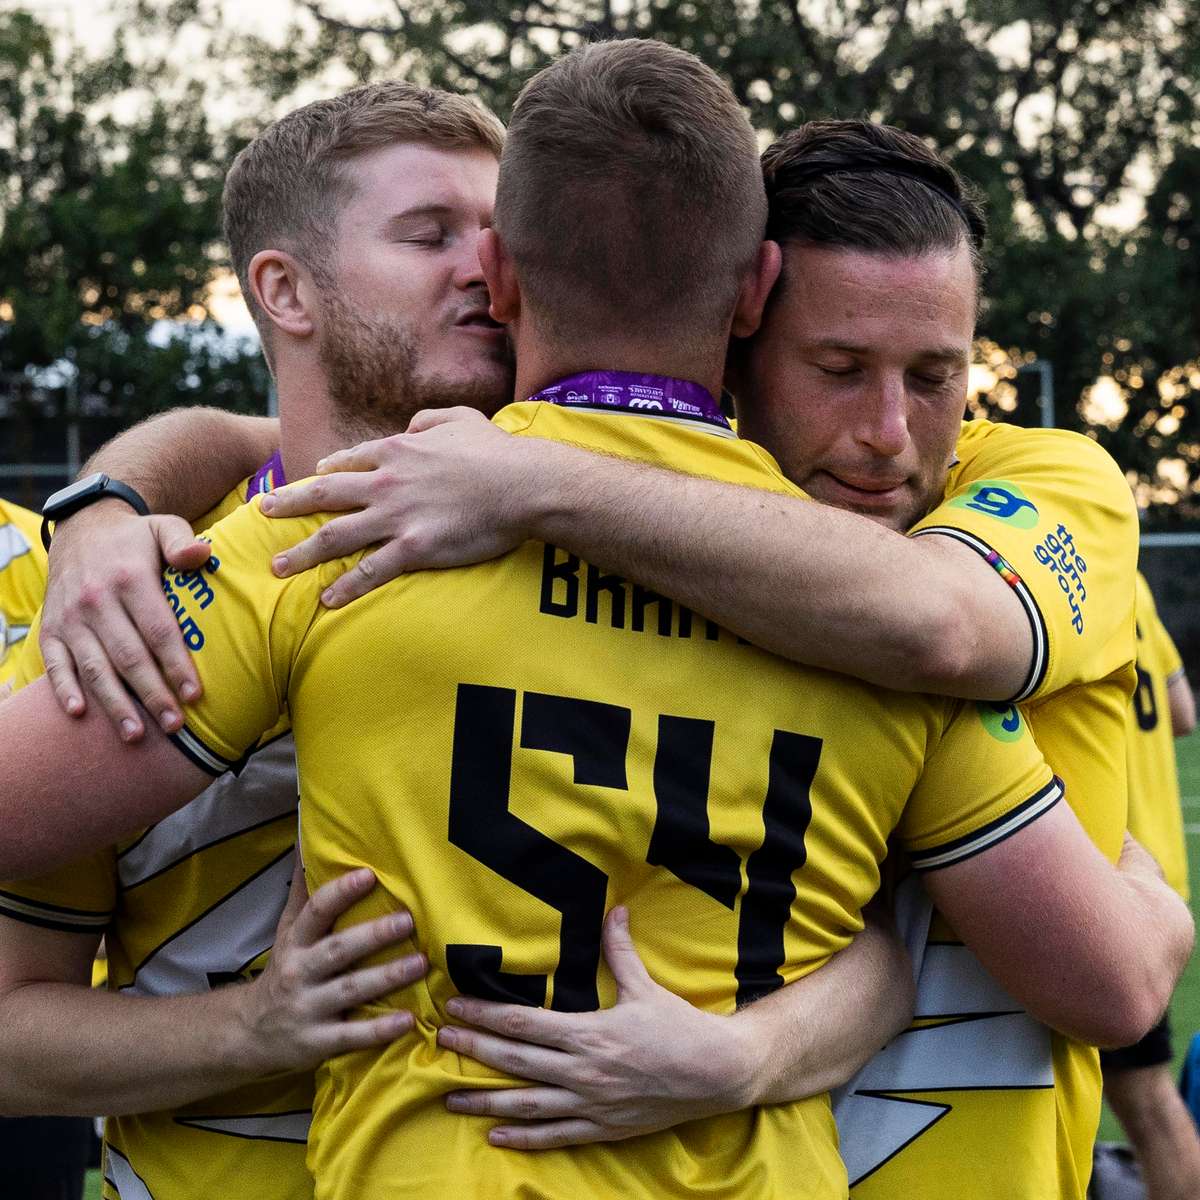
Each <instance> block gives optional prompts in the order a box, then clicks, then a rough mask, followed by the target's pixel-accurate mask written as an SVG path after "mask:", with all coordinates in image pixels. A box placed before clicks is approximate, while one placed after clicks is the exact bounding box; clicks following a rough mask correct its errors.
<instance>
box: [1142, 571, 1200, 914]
mask: <svg viewBox="0 0 1200 1200" xmlns="http://www.w3.org/2000/svg"><path fill="white" fill-rule="evenodd" d="M1182 673H1183V660H1182V659H1181V658H1180V657H1179V651H1178V650H1177V649H1176V648H1175V643H1174V642H1173V641H1171V635H1170V634H1169V633H1168V632H1167V631H1166V629H1165V627H1164V626H1163V623H1162V621H1161V620H1160V619H1159V616H1158V609H1157V608H1156V607H1155V604H1154V596H1153V595H1152V594H1151V591H1150V585H1149V584H1148V583H1147V582H1146V579H1145V577H1144V576H1143V575H1142V574H1141V572H1138V577H1137V690H1136V691H1135V692H1134V694H1133V703H1132V704H1131V705H1130V707H1129V709H1128V711H1127V713H1126V727H1127V728H1128V730H1129V832H1130V833H1132V834H1133V836H1134V837H1135V838H1137V840H1138V841H1139V842H1141V843H1142V845H1143V846H1145V847H1146V849H1147V850H1149V851H1150V853H1151V854H1153V855H1154V857H1155V858H1156V859H1157V860H1158V864H1159V866H1161V867H1162V869H1163V874H1164V875H1165V876H1166V878H1167V882H1168V883H1169V884H1170V885H1171V886H1172V887H1173V888H1174V889H1175V890H1176V891H1177V892H1178V893H1179V894H1180V895H1181V896H1182V897H1183V898H1184V899H1185V900H1187V899H1189V897H1190V895H1191V892H1190V888H1189V886H1188V861H1187V839H1186V838H1185V837H1184V834H1183V810H1182V808H1181V807H1180V803H1179V773H1178V770H1177V769H1176V765H1175V735H1174V733H1173V731H1172V729H1171V712H1170V702H1169V700H1168V698H1167V686H1168V684H1169V683H1170V682H1171V680H1172V679H1174V678H1175V676H1177V675H1181V674H1182Z"/></svg>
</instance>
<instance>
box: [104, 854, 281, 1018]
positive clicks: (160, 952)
mask: <svg viewBox="0 0 1200 1200" xmlns="http://www.w3.org/2000/svg"><path fill="white" fill-rule="evenodd" d="M295 857H296V855H295V851H294V850H289V851H288V852H287V853H286V854H284V855H282V856H281V857H280V858H278V859H277V860H276V861H275V862H274V863H272V864H271V865H270V866H269V867H268V868H267V869H266V870H264V871H261V872H260V873H259V874H258V875H256V876H254V878H253V879H250V880H248V881H247V882H246V883H244V884H243V885H242V886H241V887H239V888H238V889H236V890H235V891H233V892H231V893H230V894H229V895H228V896H226V897H224V899H222V900H221V901H220V902H219V903H217V904H215V905H214V906H213V907H212V908H210V909H209V910H208V912H206V913H205V914H204V915H203V916H201V917H200V918H199V919H198V920H196V921H193V922H192V924H191V925H189V926H187V927H186V928H185V929H182V930H180V931H179V933H177V934H176V935H175V936H174V937H172V938H171V939H170V940H168V941H166V942H164V943H163V944H162V945H161V946H159V948H158V949H157V950H155V951H154V952H153V953H152V954H151V955H150V956H149V957H148V958H146V959H145V960H144V961H143V962H142V963H141V965H140V966H139V967H138V968H137V972H136V973H135V975H134V978H133V983H132V984H130V985H128V986H127V987H123V988H122V989H121V991H122V992H129V993H132V994H133V995H136V996H175V995H178V994H179V993H181V992H185V993H188V992H206V991H208V990H209V989H210V987H211V986H212V984H211V981H210V978H209V977H210V976H211V975H227V974H229V973H230V972H235V971H240V970H241V969H242V968H243V967H245V965H246V964H247V963H249V962H253V960H254V959H255V958H257V957H258V956H259V955H260V954H262V953H263V952H264V951H266V950H269V949H270V948H271V946H272V944H273V943H274V941H275V926H276V925H277V924H278V922H279V916H280V914H281V913H282V912H283V908H284V905H285V904H286V903H287V897H288V884H290V883H291V879H292V868H293V865H294V862H295Z"/></svg>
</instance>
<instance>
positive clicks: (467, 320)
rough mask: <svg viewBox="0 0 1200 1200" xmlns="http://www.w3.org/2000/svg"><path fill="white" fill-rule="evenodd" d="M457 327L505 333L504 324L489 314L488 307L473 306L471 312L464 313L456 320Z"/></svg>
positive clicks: (481, 331)
mask: <svg viewBox="0 0 1200 1200" xmlns="http://www.w3.org/2000/svg"><path fill="white" fill-rule="evenodd" d="M454 327H455V328H456V329H466V330H470V331H473V332H480V333H491V334H497V333H503V332H504V326H503V325H501V324H500V323H499V322H498V321H493V320H492V318H491V317H490V316H489V315H488V311H487V309H486V308H473V309H471V310H470V311H469V312H465V313H463V314H462V315H461V316H460V317H459V318H458V319H457V320H456V321H455V322H454Z"/></svg>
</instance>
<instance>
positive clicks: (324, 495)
mask: <svg viewBox="0 0 1200 1200" xmlns="http://www.w3.org/2000/svg"><path fill="white" fill-rule="evenodd" d="M364 469H365V468H364ZM368 487H369V485H368V484H367V483H366V481H364V480H363V478H362V476H361V475H358V474H352V473H349V472H345V471H343V472H340V473H338V474H334V475H323V476H321V477H320V478H318V479H304V480H301V481H300V482H299V483H289V484H288V485H287V486H286V487H281V488H276V490H275V491H273V492H268V493H267V494H266V495H265V496H264V497H263V498H262V500H260V501H259V505H260V507H261V508H262V511H263V512H265V513H266V514H267V515H268V516H269V517H304V516H307V515H308V514H309V513H319V512H347V511H349V510H350V509H353V508H363V507H365V506H366V504H367V501H368V499H369V492H368V490H367V489H368Z"/></svg>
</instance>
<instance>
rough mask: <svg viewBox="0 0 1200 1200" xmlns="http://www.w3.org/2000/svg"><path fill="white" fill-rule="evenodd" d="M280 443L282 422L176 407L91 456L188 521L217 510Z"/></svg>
mask: <svg viewBox="0 0 1200 1200" xmlns="http://www.w3.org/2000/svg"><path fill="white" fill-rule="evenodd" d="M278 446H279V422H278V421H276V420H275V419H274V418H271V417H247V416H241V415H239V414H237V413H230V412H225V411H224V410H223V409H219V408H176V409H172V410H171V411H170V412H166V413H162V414H160V415H158V416H154V417H150V418H149V419H148V420H145V421H142V422H141V423H140V424H138V425H135V426H133V428H132V429H127V430H126V431H125V432H124V433H122V434H120V435H119V436H118V437H116V438H114V439H113V440H112V441H111V442H109V443H108V444H107V445H105V446H102V447H101V448H100V449H99V450H97V451H96V453H95V454H93V455H92V457H91V458H90V459H89V460H88V462H87V465H86V466H85V467H84V474H89V473H91V472H93V471H103V472H104V473H105V474H106V475H110V476H111V477H112V478H113V479H120V480H121V481H122V482H123V483H127V484H129V485H130V487H132V488H134V489H135V490H136V491H137V492H139V493H140V494H141V496H142V498H143V499H144V500H145V501H146V503H147V504H148V505H149V506H150V511H151V512H156V513H173V514H175V515H176V516H181V517H184V518H186V519H187V520H189V521H193V520H195V519H197V518H198V517H201V516H203V515H204V514H205V513H206V512H208V511H209V510H210V509H212V508H214V507H215V506H216V505H217V504H218V503H219V502H220V501H221V500H222V499H223V498H224V497H225V495H226V494H227V493H228V492H229V490H230V489H231V488H233V487H234V486H235V485H236V484H237V483H238V481H239V480H241V479H244V478H245V477H246V476H247V475H251V474H253V473H254V471H256V470H257V469H258V468H259V467H260V466H261V465H262V464H263V463H264V462H265V461H266V460H267V459H268V458H269V457H270V456H271V454H272V453H273V452H274V450H276V449H277V448H278Z"/></svg>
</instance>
